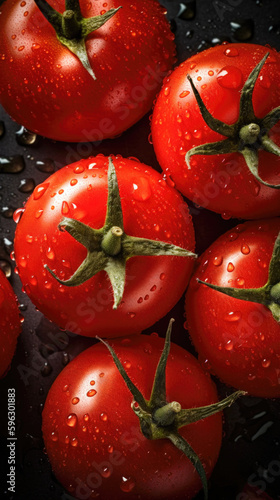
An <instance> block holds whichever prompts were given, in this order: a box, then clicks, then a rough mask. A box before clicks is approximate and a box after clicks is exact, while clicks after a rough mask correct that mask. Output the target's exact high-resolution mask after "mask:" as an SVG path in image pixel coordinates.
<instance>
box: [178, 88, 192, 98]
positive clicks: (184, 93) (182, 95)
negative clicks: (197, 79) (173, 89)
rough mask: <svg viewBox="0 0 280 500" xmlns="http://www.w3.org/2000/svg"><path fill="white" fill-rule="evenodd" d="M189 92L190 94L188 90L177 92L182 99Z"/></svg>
mask: <svg viewBox="0 0 280 500" xmlns="http://www.w3.org/2000/svg"><path fill="white" fill-rule="evenodd" d="M189 94H190V91H189V90H183V92H181V94H179V97H181V99H183V98H184V97H187V96H188V95H189Z"/></svg>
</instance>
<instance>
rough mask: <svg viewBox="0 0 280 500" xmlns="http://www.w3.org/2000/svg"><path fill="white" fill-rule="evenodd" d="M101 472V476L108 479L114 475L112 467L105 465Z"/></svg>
mask: <svg viewBox="0 0 280 500" xmlns="http://www.w3.org/2000/svg"><path fill="white" fill-rule="evenodd" d="M100 472H101V476H103V477H105V478H108V477H110V476H111V474H112V469H111V467H107V466H106V465H103V466H102V468H101V470H100Z"/></svg>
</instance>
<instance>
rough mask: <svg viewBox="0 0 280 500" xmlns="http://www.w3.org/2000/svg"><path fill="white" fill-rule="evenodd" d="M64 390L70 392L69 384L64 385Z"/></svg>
mask: <svg viewBox="0 0 280 500" xmlns="http://www.w3.org/2000/svg"><path fill="white" fill-rule="evenodd" d="M62 390H63V392H68V391H69V385H68V384H66V385H64V386H63V388H62Z"/></svg>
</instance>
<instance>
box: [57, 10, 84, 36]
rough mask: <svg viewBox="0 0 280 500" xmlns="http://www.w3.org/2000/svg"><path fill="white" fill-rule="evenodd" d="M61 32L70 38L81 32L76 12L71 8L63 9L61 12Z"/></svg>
mask: <svg viewBox="0 0 280 500" xmlns="http://www.w3.org/2000/svg"><path fill="white" fill-rule="evenodd" d="M61 21H62V32H63V35H64V36H65V38H67V39H68V40H71V39H72V38H78V37H79V35H80V32H81V27H80V24H79V23H78V21H77V18H76V14H75V12H74V11H73V10H65V12H63V14H62V20H61Z"/></svg>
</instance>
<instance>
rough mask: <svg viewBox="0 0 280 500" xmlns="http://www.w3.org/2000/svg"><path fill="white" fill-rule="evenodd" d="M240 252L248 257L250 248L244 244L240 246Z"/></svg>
mask: <svg viewBox="0 0 280 500" xmlns="http://www.w3.org/2000/svg"><path fill="white" fill-rule="evenodd" d="M241 252H242V253H243V254H244V255H248V254H249V253H250V247H249V246H248V245H246V243H245V244H244V245H242V246H241Z"/></svg>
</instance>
